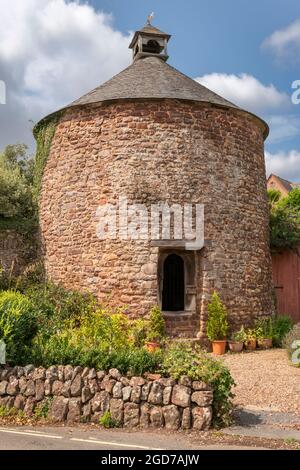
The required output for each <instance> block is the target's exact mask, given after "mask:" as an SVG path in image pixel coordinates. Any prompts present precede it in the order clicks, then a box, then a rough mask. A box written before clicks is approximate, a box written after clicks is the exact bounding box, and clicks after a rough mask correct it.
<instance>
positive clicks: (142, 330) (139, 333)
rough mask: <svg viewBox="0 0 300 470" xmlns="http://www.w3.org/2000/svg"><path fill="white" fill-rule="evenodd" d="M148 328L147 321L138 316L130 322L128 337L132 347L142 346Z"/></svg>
mask: <svg viewBox="0 0 300 470" xmlns="http://www.w3.org/2000/svg"><path fill="white" fill-rule="evenodd" d="M148 329H149V321H147V320H144V319H143V318H139V319H137V320H134V321H132V322H131V324H130V339H131V341H132V343H133V346H134V347H137V348H141V347H143V346H144V344H145V341H146V338H147V331H148Z"/></svg>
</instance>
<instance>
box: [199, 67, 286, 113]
mask: <svg viewBox="0 0 300 470" xmlns="http://www.w3.org/2000/svg"><path fill="white" fill-rule="evenodd" d="M196 81H197V82H199V83H201V84H202V85H204V86H206V87H207V88H209V89H210V90H212V91H214V92H215V93H218V94H219V95H221V96H223V97H224V98H226V99H227V100H229V101H231V102H232V103H234V104H237V105H238V106H240V107H241V108H244V109H246V110H248V111H252V112H254V113H258V114H261V113H266V112H268V111H271V110H276V109H280V108H282V107H288V106H289V105H290V98H289V96H288V95H287V94H286V93H283V92H280V91H278V90H277V89H276V87H275V86H274V85H272V84H270V85H264V84H263V83H261V82H260V81H259V80H257V79H256V78H255V77H253V76H252V75H247V74H240V75H233V74H232V75H227V74H224V73H212V74H209V75H204V76H202V77H198V78H196Z"/></svg>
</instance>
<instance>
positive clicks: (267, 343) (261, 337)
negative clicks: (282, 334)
mask: <svg viewBox="0 0 300 470" xmlns="http://www.w3.org/2000/svg"><path fill="white" fill-rule="evenodd" d="M256 329H257V342H258V346H259V347H260V348H261V349H271V348H272V346H273V341H272V338H273V322H272V318H261V319H259V320H258V321H257V322H256Z"/></svg>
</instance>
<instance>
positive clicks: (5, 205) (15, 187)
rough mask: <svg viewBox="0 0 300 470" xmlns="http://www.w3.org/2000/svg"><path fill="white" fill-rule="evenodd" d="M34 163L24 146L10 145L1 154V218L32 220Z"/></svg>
mask: <svg viewBox="0 0 300 470" xmlns="http://www.w3.org/2000/svg"><path fill="white" fill-rule="evenodd" d="M33 168H34V163H33V159H32V157H30V156H28V155H27V147H26V145H23V144H18V145H9V146H7V147H6V148H5V150H4V152H3V153H2V154H0V217H2V218H7V219H12V218H30V217H32V216H33V214H34V204H33V197H32V181H33Z"/></svg>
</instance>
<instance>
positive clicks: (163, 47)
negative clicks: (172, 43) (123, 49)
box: [129, 13, 171, 61]
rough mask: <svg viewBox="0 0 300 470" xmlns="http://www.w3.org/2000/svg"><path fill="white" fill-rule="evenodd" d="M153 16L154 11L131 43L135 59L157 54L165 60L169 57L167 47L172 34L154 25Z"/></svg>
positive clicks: (130, 46)
mask: <svg viewBox="0 0 300 470" xmlns="http://www.w3.org/2000/svg"><path fill="white" fill-rule="evenodd" d="M153 16H154V15H153V13H152V14H151V15H149V16H148V20H147V23H146V25H145V26H144V27H143V28H142V29H141V30H139V31H136V32H135V35H134V37H133V39H132V41H131V43H130V45H129V48H130V49H132V51H133V60H137V59H141V58H143V57H149V56H156V57H159V58H160V59H162V60H164V61H166V60H168V58H169V56H168V50H167V47H168V41H169V39H170V37H171V36H170V34H167V33H164V32H163V31H160V30H159V29H157V28H155V26H152V24H151V21H152V19H153Z"/></svg>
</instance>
